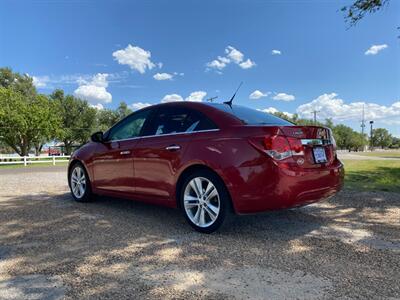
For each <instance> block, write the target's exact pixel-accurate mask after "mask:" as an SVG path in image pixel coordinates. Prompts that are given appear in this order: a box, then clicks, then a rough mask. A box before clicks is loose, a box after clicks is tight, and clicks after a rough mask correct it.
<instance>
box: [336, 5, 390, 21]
mask: <svg viewBox="0 0 400 300" xmlns="http://www.w3.org/2000/svg"><path fill="white" fill-rule="evenodd" d="M388 3H389V0H356V1H354V3H353V4H352V5H350V6H344V7H342V9H341V10H342V12H344V14H345V20H346V21H347V22H348V23H349V24H350V26H354V25H356V24H357V22H358V21H360V20H361V19H362V18H364V16H365V15H366V14H368V13H374V12H377V11H378V10H380V9H381V8H382V7H384V6H385V5H387V4H388Z"/></svg>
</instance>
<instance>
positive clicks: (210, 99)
mask: <svg viewBox="0 0 400 300" xmlns="http://www.w3.org/2000/svg"><path fill="white" fill-rule="evenodd" d="M217 98H218V96H215V97H211V98H208V99H207V100H206V101H208V102H214V100H215V99H217Z"/></svg>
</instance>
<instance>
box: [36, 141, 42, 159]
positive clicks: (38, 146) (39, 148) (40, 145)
mask: <svg viewBox="0 0 400 300" xmlns="http://www.w3.org/2000/svg"><path fill="white" fill-rule="evenodd" d="M42 148H43V144H36V145H35V155H36V156H39V155H40V152H42Z"/></svg>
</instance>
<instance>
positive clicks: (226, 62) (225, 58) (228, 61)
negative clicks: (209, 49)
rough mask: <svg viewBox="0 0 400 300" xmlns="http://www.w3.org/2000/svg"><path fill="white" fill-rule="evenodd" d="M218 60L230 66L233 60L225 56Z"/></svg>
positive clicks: (219, 57)
mask: <svg viewBox="0 0 400 300" xmlns="http://www.w3.org/2000/svg"><path fill="white" fill-rule="evenodd" d="M218 60H219V61H220V62H223V63H224V64H229V63H230V62H231V60H230V59H229V58H227V57H224V56H218Z"/></svg>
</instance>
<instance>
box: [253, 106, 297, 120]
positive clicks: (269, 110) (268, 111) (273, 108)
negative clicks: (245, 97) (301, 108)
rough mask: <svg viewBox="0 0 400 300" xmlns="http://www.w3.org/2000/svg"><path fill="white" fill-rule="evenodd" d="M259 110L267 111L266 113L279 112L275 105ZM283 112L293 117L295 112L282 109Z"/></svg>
mask: <svg viewBox="0 0 400 300" xmlns="http://www.w3.org/2000/svg"><path fill="white" fill-rule="evenodd" d="M258 110H259V111H262V112H265V113H269V114H274V113H277V112H279V110H277V109H276V108H275V107H268V108H264V109H258ZM282 113H283V114H285V115H287V116H288V117H290V118H291V117H293V115H294V114H292V113H290V112H287V111H282Z"/></svg>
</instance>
